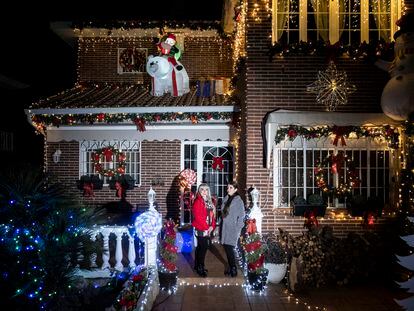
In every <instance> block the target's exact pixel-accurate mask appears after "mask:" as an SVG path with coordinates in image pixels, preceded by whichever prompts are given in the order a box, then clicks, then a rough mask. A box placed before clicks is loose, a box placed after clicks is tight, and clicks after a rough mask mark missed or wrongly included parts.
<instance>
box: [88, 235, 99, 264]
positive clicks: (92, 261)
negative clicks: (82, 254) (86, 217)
mask: <svg viewBox="0 0 414 311" xmlns="http://www.w3.org/2000/svg"><path fill="white" fill-rule="evenodd" d="M97 235H98V232H96V231H93V232H92V236H91V240H92V241H94V242H95V243H96V241H97V240H98V237H97ZM96 258H97V254H96V253H93V254H92V255H91V257H90V260H91V267H92V268H96V267H98V265H97V264H96Z"/></svg>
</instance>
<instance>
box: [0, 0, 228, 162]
mask: <svg viewBox="0 0 414 311" xmlns="http://www.w3.org/2000/svg"><path fill="white" fill-rule="evenodd" d="M85 3H86V5H85ZM109 3H111V4H109ZM109 3H106V2H103V1H101V2H97V1H70V2H62V1H55V2H54V3H53V4H41V3H40V2H35V4H30V5H26V4H23V3H22V2H20V1H15V3H10V4H8V6H10V8H9V9H8V10H4V9H2V10H1V13H0V29H1V32H2V35H1V42H2V44H1V47H0V51H1V54H0V105H1V107H2V108H3V112H2V114H1V115H2V116H3V118H2V119H3V120H2V122H1V123H0V130H7V131H12V132H14V133H15V147H16V150H15V152H14V154H10V153H4V152H0V158H1V160H12V162H13V161H15V162H21V161H24V162H31V163H33V164H34V165H40V164H41V163H42V161H43V152H42V147H43V138H42V136H39V135H35V134H34V130H33V128H32V127H31V126H30V125H29V123H28V122H27V121H26V117H25V114H24V111H23V109H24V108H27V107H28V106H29V105H30V104H31V103H32V102H33V101H37V99H39V98H42V97H46V96H50V95H53V94H55V93H57V92H60V91H62V90H64V89H67V88H70V87H72V86H73V84H74V83H75V81H76V80H75V79H76V54H75V51H74V50H73V49H72V48H71V47H70V46H69V45H68V44H67V43H66V42H64V41H63V40H62V39H61V38H60V37H58V36H57V35H56V34H55V33H54V32H53V31H52V30H50V22H51V21H83V20H86V21H111V20H140V19H145V20H148V19H152V20H220V18H221V13H222V0H208V1H195V0H192V1H190V0H181V1H180V0H179V1H174V2H173V1H165V0H161V1H160V0H159V1H147V2H144V1H142V0H138V1H113V2H109ZM4 77H6V78H4ZM9 79H12V80H9ZM10 81H18V82H19V83H22V84H24V86H25V87H23V88H20V87H18V88H16V87H13V86H12V87H10ZM12 84H13V85H14V82H12ZM6 107H7V111H8V112H7V113H5V110H6Z"/></svg>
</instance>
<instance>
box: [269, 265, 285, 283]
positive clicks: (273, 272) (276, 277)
mask: <svg viewBox="0 0 414 311" xmlns="http://www.w3.org/2000/svg"><path fill="white" fill-rule="evenodd" d="M264 266H265V268H266V269H267V270H269V275H268V276H267V279H268V281H269V282H270V283H273V284H278V283H279V282H280V281H282V280H283V278H284V277H285V275H286V271H287V264H285V263H282V264H275V263H265V264H264Z"/></svg>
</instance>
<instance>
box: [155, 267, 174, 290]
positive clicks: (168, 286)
mask: <svg viewBox="0 0 414 311" xmlns="http://www.w3.org/2000/svg"><path fill="white" fill-rule="evenodd" d="M177 275H178V271H176V272H172V273H168V272H161V271H158V278H159V281H160V288H161V289H164V290H167V291H168V290H173V287H176V286H177Z"/></svg>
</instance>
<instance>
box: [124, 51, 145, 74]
mask: <svg viewBox="0 0 414 311" xmlns="http://www.w3.org/2000/svg"><path fill="white" fill-rule="evenodd" d="M145 60H146V55H145V53H143V52H142V51H140V50H138V49H136V48H127V49H125V50H123V51H122V52H121V54H120V55H119V65H120V66H121V67H122V70H123V72H134V71H137V72H143V71H144V67H143V66H144V64H145Z"/></svg>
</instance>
